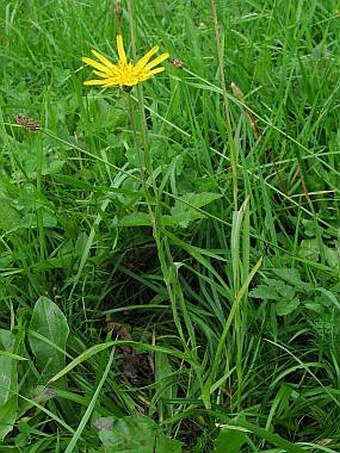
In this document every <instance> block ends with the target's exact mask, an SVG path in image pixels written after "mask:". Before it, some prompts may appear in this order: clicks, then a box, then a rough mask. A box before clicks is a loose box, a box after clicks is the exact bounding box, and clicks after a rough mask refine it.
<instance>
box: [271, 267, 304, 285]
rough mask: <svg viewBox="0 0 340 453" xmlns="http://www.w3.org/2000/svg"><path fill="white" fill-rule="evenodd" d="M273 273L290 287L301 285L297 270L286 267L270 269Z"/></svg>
mask: <svg viewBox="0 0 340 453" xmlns="http://www.w3.org/2000/svg"><path fill="white" fill-rule="evenodd" d="M272 271H273V273H274V274H275V275H276V276H277V277H279V278H280V279H282V280H284V281H285V282H287V283H289V284H290V285H292V286H299V285H301V283H302V280H301V276H300V272H299V271H298V270H297V269H291V268H288V267H282V268H276V269H272Z"/></svg>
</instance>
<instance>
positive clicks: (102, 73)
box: [92, 70, 112, 79]
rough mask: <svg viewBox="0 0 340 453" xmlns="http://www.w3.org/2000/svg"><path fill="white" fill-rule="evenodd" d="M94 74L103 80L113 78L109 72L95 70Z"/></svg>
mask: <svg viewBox="0 0 340 453" xmlns="http://www.w3.org/2000/svg"><path fill="white" fill-rule="evenodd" d="M92 72H93V74H96V75H97V76H98V77H101V78H102V79H107V78H108V77H111V76H112V74H110V73H107V72H100V71H96V70H94V71H92Z"/></svg>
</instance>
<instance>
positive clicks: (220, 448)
mask: <svg viewBox="0 0 340 453" xmlns="http://www.w3.org/2000/svg"><path fill="white" fill-rule="evenodd" d="M246 441H247V435H246V433H245V432H244V431H236V430H235V429H229V428H226V429H222V431H221V432H220V433H219V435H218V436H217V439H216V442H215V450H214V451H215V453H226V452H228V453H239V451H240V450H241V447H242V445H243V444H244V443H245V442H246Z"/></svg>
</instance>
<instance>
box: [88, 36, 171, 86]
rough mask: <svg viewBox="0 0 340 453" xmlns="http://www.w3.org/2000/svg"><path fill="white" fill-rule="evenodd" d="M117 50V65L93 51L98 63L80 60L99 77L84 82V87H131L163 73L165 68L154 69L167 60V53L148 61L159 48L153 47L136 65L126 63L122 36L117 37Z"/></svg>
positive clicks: (90, 59)
mask: <svg viewBox="0 0 340 453" xmlns="http://www.w3.org/2000/svg"><path fill="white" fill-rule="evenodd" d="M117 49H118V57H119V59H118V63H117V64H113V63H111V61H109V60H108V59H107V58H105V57H104V56H103V55H101V54H100V53H99V52H97V51H95V50H92V53H93V55H94V56H95V57H96V58H97V59H98V60H99V62H98V61H95V60H92V58H87V57H83V58H82V60H83V62H84V63H86V64H88V65H90V66H92V67H93V68H95V70H94V71H93V73H94V74H96V75H97V76H98V77H100V78H99V79H96V80H87V81H86V82H84V85H100V86H102V87H104V88H107V87H112V86H117V87H132V86H134V85H137V84H138V83H140V82H144V81H145V80H148V79H150V77H152V76H153V75H154V74H159V73H160V72H162V71H164V69H165V68H163V67H159V68H156V66H158V65H159V64H160V63H162V62H163V61H164V60H166V59H167V58H169V53H168V52H166V53H162V55H160V56H159V57H157V58H155V59H154V60H152V61H150V58H151V57H152V56H153V55H154V54H155V53H157V52H158V50H159V47H158V46H155V47H153V48H152V49H151V50H149V52H148V53H147V54H146V55H144V57H142V58H141V59H140V60H139V61H138V62H137V63H136V64H133V63H131V62H128V60H127V58H126V54H125V50H124V46H123V38H122V35H118V36H117Z"/></svg>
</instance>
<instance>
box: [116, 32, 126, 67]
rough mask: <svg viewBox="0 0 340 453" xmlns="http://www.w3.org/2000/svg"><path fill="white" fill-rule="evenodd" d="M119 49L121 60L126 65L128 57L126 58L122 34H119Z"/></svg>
mask: <svg viewBox="0 0 340 453" xmlns="http://www.w3.org/2000/svg"><path fill="white" fill-rule="evenodd" d="M117 49H118V57H119V62H120V63H122V64H124V65H126V64H127V59H126V54H125V50H124V45H123V37H122V35H117Z"/></svg>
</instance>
